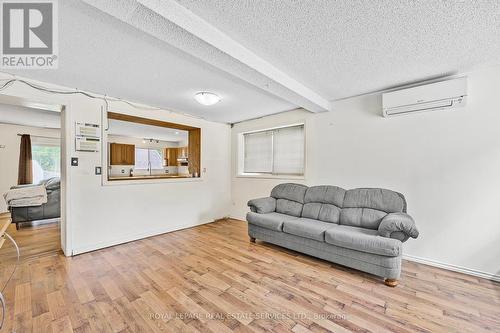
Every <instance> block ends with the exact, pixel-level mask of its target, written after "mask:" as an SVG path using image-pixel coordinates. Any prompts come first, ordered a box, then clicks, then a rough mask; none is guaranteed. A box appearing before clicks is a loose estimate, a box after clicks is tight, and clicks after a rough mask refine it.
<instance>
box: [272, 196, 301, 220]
mask: <svg viewBox="0 0 500 333" xmlns="http://www.w3.org/2000/svg"><path fill="white" fill-rule="evenodd" d="M302 206H303V205H302V204H301V203H299V202H296V201H292V200H287V199H278V200H276V212H277V213H281V214H286V215H290V216H297V217H300V215H301V214H302Z"/></svg>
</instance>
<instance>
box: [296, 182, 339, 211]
mask: <svg viewBox="0 0 500 333" xmlns="http://www.w3.org/2000/svg"><path fill="white" fill-rule="evenodd" d="M345 192H346V191H345V190H344V189H343V188H340V187H337V186H330V185H321V186H311V187H309V188H308V189H307V191H306V195H305V197H304V202H305V203H310V202H319V203H326V204H331V205H335V206H337V207H342V204H343V202H344V195H345Z"/></svg>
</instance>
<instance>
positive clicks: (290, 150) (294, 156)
mask: <svg viewBox="0 0 500 333" xmlns="http://www.w3.org/2000/svg"><path fill="white" fill-rule="evenodd" d="M273 141H274V163H273V165H274V167H273V173H275V174H282V175H302V174H304V126H303V125H301V126H293V127H285V128H280V129H276V130H274V139H273Z"/></svg>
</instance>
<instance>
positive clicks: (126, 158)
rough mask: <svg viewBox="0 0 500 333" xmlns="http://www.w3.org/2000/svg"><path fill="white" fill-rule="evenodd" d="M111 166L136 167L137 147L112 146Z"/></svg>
mask: <svg viewBox="0 0 500 333" xmlns="http://www.w3.org/2000/svg"><path fill="white" fill-rule="evenodd" d="M109 164H110V165H135V145H127V144H123V143H112V144H110V163H109Z"/></svg>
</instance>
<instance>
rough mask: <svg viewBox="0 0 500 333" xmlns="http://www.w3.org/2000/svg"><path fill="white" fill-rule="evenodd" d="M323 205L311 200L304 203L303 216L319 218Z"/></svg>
mask: <svg viewBox="0 0 500 333" xmlns="http://www.w3.org/2000/svg"><path fill="white" fill-rule="evenodd" d="M321 206H322V204H321V203H318V202H310V203H306V204H304V207H303V208H302V217H305V218H308V219H313V220H319V212H320V210H321Z"/></svg>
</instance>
